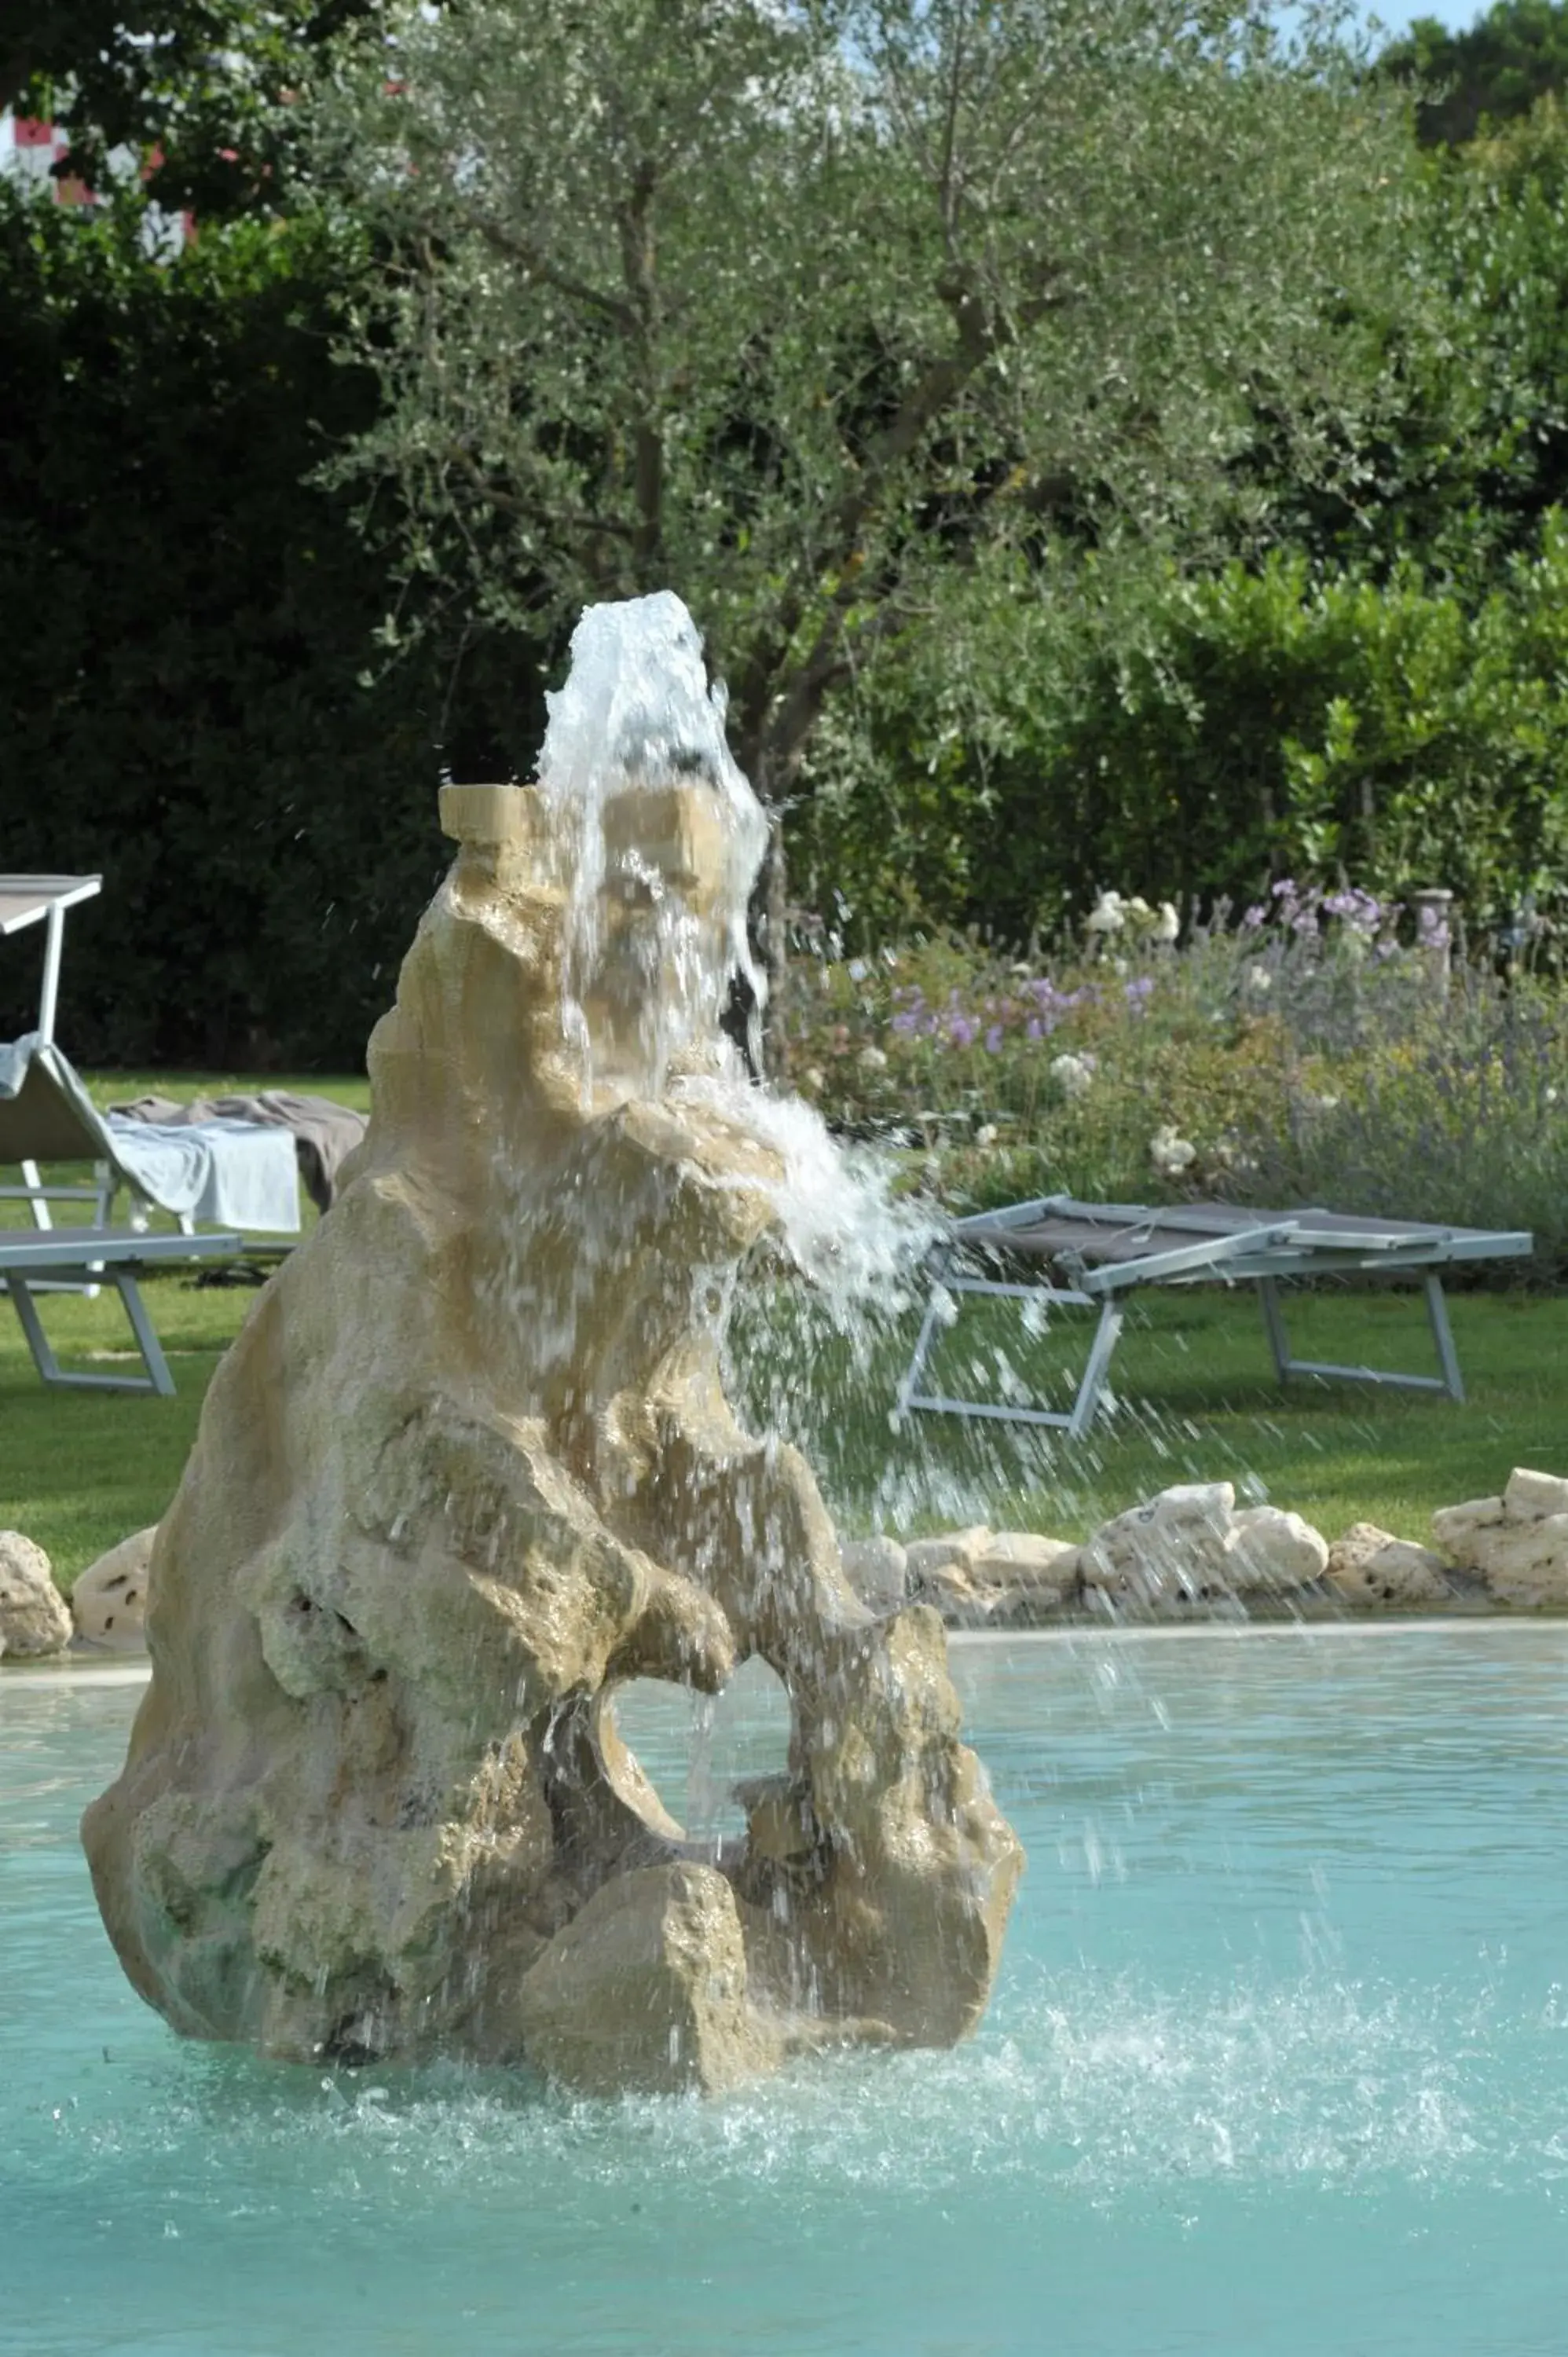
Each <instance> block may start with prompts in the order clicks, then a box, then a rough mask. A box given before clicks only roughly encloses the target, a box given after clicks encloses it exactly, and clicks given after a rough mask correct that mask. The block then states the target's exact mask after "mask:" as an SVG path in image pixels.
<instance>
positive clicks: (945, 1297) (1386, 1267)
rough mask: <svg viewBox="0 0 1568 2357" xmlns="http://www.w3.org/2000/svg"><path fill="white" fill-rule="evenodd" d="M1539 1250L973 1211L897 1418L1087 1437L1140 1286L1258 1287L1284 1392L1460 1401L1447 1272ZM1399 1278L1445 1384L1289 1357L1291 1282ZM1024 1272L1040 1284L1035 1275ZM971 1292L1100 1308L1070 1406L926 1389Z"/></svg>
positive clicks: (1224, 1223)
mask: <svg viewBox="0 0 1568 2357" xmlns="http://www.w3.org/2000/svg"><path fill="white" fill-rule="evenodd" d="M1532 1242H1533V1239H1532V1238H1531V1237H1530V1235H1529V1234H1528V1233H1526V1232H1522V1231H1520V1230H1492V1229H1484V1228H1447V1227H1438V1226H1434V1225H1431V1224H1428V1223H1426V1222H1422V1221H1417V1220H1378V1219H1369V1218H1363V1217H1361V1216H1360V1215H1359V1214H1355V1213H1344V1212H1336V1211H1251V1210H1243V1209H1242V1208H1240V1206H1239V1205H1237V1204H1234V1203H1176V1204H1168V1203H1166V1204H1160V1205H1157V1206H1150V1205H1148V1204H1145V1203H1080V1202H1078V1201H1076V1200H1074V1199H1073V1197H1071V1196H1070V1195H1042V1196H1040V1197H1038V1198H1037V1199H1036V1200H1035V1201H1033V1202H1029V1203H1016V1204H1014V1205H1011V1206H1010V1207H1009V1208H1008V1209H1006V1210H1005V1211H980V1212H976V1213H975V1214H974V1215H973V1216H972V1218H970V1219H965V1220H956V1221H954V1222H953V1223H952V1225H951V1226H950V1228H949V1230H948V1232H947V1233H946V1235H945V1236H944V1237H943V1239H942V1240H941V1242H940V1243H939V1244H938V1245H937V1247H936V1249H935V1252H934V1254H933V1255H932V1261H931V1291H930V1297H929V1300H928V1302H927V1304H926V1313H925V1317H924V1318H923V1320H922V1322H921V1326H920V1332H919V1339H918V1341H917V1342H916V1344H915V1351H914V1356H913V1358H912V1359H911V1360H910V1361H909V1365H908V1372H906V1374H905V1377H904V1380H903V1383H901V1384H900V1386H899V1391H898V1403H897V1405H898V1412H899V1413H900V1415H903V1414H906V1413H918V1414H922V1415H961V1416H993V1417H996V1418H998V1419H1000V1420H1001V1421H1004V1422H1006V1423H1011V1424H1035V1425H1054V1426H1059V1427H1061V1428H1062V1429H1064V1430H1066V1431H1067V1432H1069V1434H1071V1435H1072V1437H1074V1438H1079V1437H1081V1436H1082V1435H1083V1434H1084V1433H1085V1432H1087V1431H1088V1429H1089V1427H1090V1424H1091V1423H1092V1422H1093V1420H1094V1416H1095V1415H1096V1413H1097V1411H1098V1410H1099V1408H1100V1407H1101V1405H1102V1404H1103V1402H1104V1399H1105V1387H1106V1378H1107V1375H1108V1373H1109V1372H1110V1367H1111V1360H1112V1352H1113V1351H1114V1350H1115V1348H1116V1341H1117V1337H1118V1336H1119V1334H1120V1333H1121V1331H1122V1323H1123V1318H1124V1312H1123V1310H1122V1308H1121V1306H1120V1305H1121V1303H1122V1300H1123V1299H1124V1297H1126V1296H1127V1295H1128V1294H1129V1293H1131V1292H1133V1290H1134V1288H1135V1287H1137V1286H1144V1285H1162V1286H1165V1285H1203V1284H1224V1285H1239V1284H1241V1283H1242V1282H1244V1281H1247V1282H1254V1283H1255V1284H1256V1285H1257V1287H1258V1294H1259V1298H1260V1302H1261V1305H1262V1313H1263V1327H1264V1330H1265V1332H1266V1333H1267V1335H1268V1339H1269V1346H1270V1349H1271V1351H1272V1352H1273V1361H1274V1370H1275V1372H1276V1373H1277V1375H1278V1376H1279V1379H1280V1381H1281V1382H1282V1383H1284V1382H1286V1381H1287V1380H1288V1379H1289V1377H1291V1376H1292V1375H1318V1376H1326V1377H1333V1378H1336V1379H1339V1380H1343V1381H1345V1382H1349V1383H1386V1384H1393V1385H1397V1386H1399V1387H1401V1388H1402V1389H1406V1390H1410V1391H1435V1392H1444V1393H1446V1394H1447V1395H1448V1397H1449V1398H1450V1399H1454V1400H1460V1401H1463V1399H1464V1397H1465V1384H1464V1379H1463V1377H1462V1376H1461V1374H1460V1372H1459V1360H1458V1355H1457V1353H1456V1352H1455V1348H1454V1337H1453V1334H1452V1332H1451V1330H1450V1329H1449V1324H1448V1311H1447V1305H1446V1303H1445V1302H1444V1296H1443V1279H1442V1275H1441V1272H1442V1271H1443V1270H1444V1268H1450V1267H1454V1266H1456V1265H1461V1264H1463V1263H1466V1262H1469V1261H1480V1260H1511V1259H1518V1258H1520V1257H1522V1256H1523V1255H1524V1254H1528V1253H1529V1252H1530V1249H1531V1246H1532ZM1403 1269H1418V1270H1420V1271H1422V1272H1423V1275H1424V1281H1425V1293H1426V1309H1427V1316H1428V1318H1429V1320H1430V1322H1431V1327H1432V1338H1433V1341H1434V1344H1435V1346H1436V1351H1437V1363H1438V1366H1439V1369H1440V1370H1441V1372H1439V1373H1437V1374H1435V1375H1411V1374H1400V1373H1393V1372H1388V1371H1386V1370H1383V1369H1380V1368H1376V1367H1368V1366H1360V1367H1342V1366H1334V1365H1330V1364H1328V1363H1326V1361H1320V1360H1313V1359H1297V1358H1294V1357H1293V1356H1292V1354H1291V1348H1290V1340H1289V1336H1288V1334H1287V1333H1286V1330H1285V1321H1284V1310H1283V1304H1282V1302H1281V1299H1280V1292H1279V1280H1280V1279H1281V1278H1282V1277H1286V1276H1316V1275H1325V1274H1327V1273H1329V1272H1331V1271H1340V1272H1342V1271H1347V1270H1353V1271H1356V1272H1359V1273H1360V1274H1363V1275H1366V1274H1372V1275H1391V1274H1393V1273H1394V1272H1395V1271H1398V1270H1403ZM1026 1270H1027V1271H1029V1272H1031V1273H1030V1274H1027V1275H1026V1274H1024V1272H1025V1271H1026ZM1010 1271H1011V1272H1016V1273H1015V1274H1009V1273H1007V1272H1010ZM976 1293H978V1294H990V1295H1001V1296H1004V1297H1012V1298H1015V1299H1017V1300H1020V1301H1024V1302H1040V1303H1050V1302H1058V1303H1061V1304H1063V1305H1066V1306H1069V1307H1072V1308H1083V1309H1094V1308H1097V1309H1098V1310H1099V1312H1100V1317H1099V1322H1098V1324H1097V1326H1096V1328H1095V1331H1094V1336H1093V1340H1091V1342H1090V1350H1089V1359H1088V1363H1087V1364H1086V1366H1085V1368H1084V1372H1083V1375H1082V1378H1081V1380H1080V1382H1079V1388H1078V1393H1077V1396H1076V1397H1075V1399H1074V1401H1073V1404H1072V1406H1071V1407H1070V1408H1068V1409H1054V1408H1043V1407H1033V1406H1026V1405H1020V1404H1017V1403H1012V1402H993V1401H985V1400H972V1399H958V1398H954V1397H950V1396H948V1395H947V1394H940V1393H936V1392H931V1391H929V1390H922V1389H921V1387H920V1383H921V1377H922V1375H923V1374H924V1372H925V1367H926V1361H927V1359H928V1357H929V1353H930V1350H931V1346H932V1343H933V1341H934V1340H935V1338H936V1335H937V1332H938V1329H939V1328H940V1327H942V1326H944V1325H950V1324H951V1323H952V1322H953V1320H954V1319H955V1318H956V1317H957V1315H958V1310H959V1297H961V1296H963V1295H966V1294H976Z"/></svg>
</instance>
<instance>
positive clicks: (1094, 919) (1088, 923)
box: [1084, 892, 1127, 933]
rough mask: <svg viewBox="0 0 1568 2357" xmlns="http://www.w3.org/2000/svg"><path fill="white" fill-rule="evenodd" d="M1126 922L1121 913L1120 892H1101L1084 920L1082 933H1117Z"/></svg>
mask: <svg viewBox="0 0 1568 2357" xmlns="http://www.w3.org/2000/svg"><path fill="white" fill-rule="evenodd" d="M1126 921H1127V920H1126V918H1125V917H1124V916H1123V914H1122V895H1121V893H1120V892H1101V896H1100V898H1099V899H1098V900H1096V902H1095V904H1094V906H1093V908H1092V909H1090V912H1089V914H1088V916H1087V917H1086V918H1085V920H1084V931H1086V932H1090V933H1119V932H1120V931H1122V927H1123V925H1124V924H1125V923H1126Z"/></svg>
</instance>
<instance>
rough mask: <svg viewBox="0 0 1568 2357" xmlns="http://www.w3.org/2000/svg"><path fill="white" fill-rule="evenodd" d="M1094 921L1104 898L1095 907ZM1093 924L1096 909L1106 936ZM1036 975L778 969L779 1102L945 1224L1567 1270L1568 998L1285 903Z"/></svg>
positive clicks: (1411, 932) (975, 959)
mask: <svg viewBox="0 0 1568 2357" xmlns="http://www.w3.org/2000/svg"><path fill="white" fill-rule="evenodd" d="M1107 897H1108V898H1109V899H1110V901H1111V902H1112V903H1114V902H1115V896H1114V895H1112V896H1107ZM1107 897H1102V899H1101V903H1100V904H1099V906H1100V909H1101V911H1103V910H1105V909H1106V907H1107ZM1111 913H1112V914H1119V915H1120V919H1121V921H1120V923H1119V924H1118V925H1117V926H1115V927H1114V928H1113V929H1111V930H1109V931H1107V930H1101V931H1098V932H1093V933H1090V932H1087V931H1086V932H1083V933H1080V935H1079V937H1078V938H1077V939H1076V940H1072V939H1069V940H1066V941H1064V942H1063V944H1062V946H1061V950H1060V952H1059V954H1058V956H1056V957H1055V958H1053V959H1050V960H1047V961H1033V962H1031V961H1011V962H1010V961H1007V960H1004V959H1001V958H998V957H997V956H995V955H994V954H993V953H992V952H988V951H987V950H985V949H984V948H983V947H982V946H980V945H979V944H977V943H976V942H972V941H970V942H965V941H954V940H950V939H949V940H932V941H926V942H918V943H916V944H914V945H912V946H908V947H906V948H903V949H900V950H897V951H892V950H889V951H887V952H884V953H883V954H882V955H881V956H879V957H876V958H855V959H849V960H845V959H844V958H843V957H842V955H841V956H832V955H830V954H828V953H827V952H829V951H830V950H831V949H832V948H833V947H834V946H835V944H833V943H832V942H829V941H828V940H826V939H825V937H823V936H822V935H820V934H819V935H818V936H817V946H818V949H819V952H820V954H819V955H818V956H817V957H816V958H815V959H812V958H810V957H806V956H803V957H802V958H801V959H800V961H799V962H798V964H797V966H796V969H795V972H794V976H793V979H792V982H791V986H790V995H789V1003H788V1005H787V1006H786V1007H785V1009H784V1010H783V1028H784V1032H785V1038H786V1043H787V1053H788V1068H789V1079H790V1081H791V1082H792V1083H793V1084H794V1085H795V1086H797V1087H799V1088H800V1089H801V1090H802V1091H803V1092H805V1093H807V1094H809V1095H811V1096H813V1097H814V1098H815V1099H816V1100H817V1101H818V1102H819V1103H821V1105H822V1108H823V1110H824V1112H825V1113H826V1114H827V1115H828V1117H829V1119H830V1120H831V1121H832V1123H834V1124H835V1125H837V1126H838V1127H839V1128H840V1129H841V1130H843V1131H847V1132H849V1133H851V1134H853V1135H862V1136H865V1135H876V1136H879V1137H881V1138H882V1139H884V1140H885V1141H887V1142H889V1143H892V1144H893V1145H895V1146H897V1148H898V1149H899V1151H900V1152H901V1154H902V1156H903V1157H904V1162H905V1175H906V1181H907V1183H908V1184H909V1185H911V1186H914V1187H918V1188H921V1189H925V1190H927V1191H928V1192H929V1193H931V1194H933V1195H936V1196H938V1197H940V1200H942V1201H943V1202H944V1203H946V1204H947V1205H948V1206H950V1208H952V1209H955V1210H974V1209H979V1208H983V1207H984V1206H986V1205H989V1204H993V1203H998V1202H1004V1201H1008V1200H1017V1199H1018V1198H1020V1197H1022V1196H1027V1195H1033V1194H1046V1193H1066V1194H1072V1195H1076V1196H1079V1197H1081V1198H1085V1199H1088V1200H1104V1201H1122V1202H1147V1201H1172V1200H1181V1199H1182V1198H1184V1197H1187V1198H1190V1197H1193V1196H1197V1195H1219V1196H1220V1197H1222V1198H1224V1199H1225V1200H1230V1201H1235V1202H1240V1203H1251V1204H1255V1205H1258V1206H1260V1207H1268V1206H1273V1205H1275V1204H1281V1203H1318V1204H1322V1205H1324V1206H1326V1207H1327V1208H1332V1209H1335V1210H1340V1211H1365V1212H1368V1213H1369V1214H1383V1215H1387V1216H1390V1217H1396V1218H1406V1219H1430V1220H1434V1221H1439V1222H1450V1223H1453V1224H1457V1225H1464V1226H1475V1227H1485V1228H1501V1227H1509V1228H1511V1227H1519V1228H1529V1229H1530V1230H1531V1231H1532V1232H1534V1234H1535V1238H1536V1250H1535V1254H1534V1258H1533V1261H1532V1262H1531V1264H1530V1267H1531V1269H1532V1271H1533V1273H1534V1274H1535V1275H1538V1276H1541V1277H1551V1278H1555V1277H1558V1276H1560V1275H1563V1273H1564V1272H1565V1271H1568V989H1564V987H1563V985H1562V984H1560V983H1559V982H1556V981H1554V980H1552V979H1551V978H1550V977H1541V976H1537V975H1534V974H1530V973H1529V972H1525V971H1520V972H1518V973H1515V974H1512V975H1509V976H1500V975H1498V974H1497V973H1496V972H1494V971H1493V970H1492V969H1491V968H1490V967H1489V966H1487V965H1484V964H1479V963H1471V962H1468V961H1466V959H1464V958H1462V957H1460V958H1457V959H1455V958H1454V957H1453V955H1452V947H1451V944H1450V943H1449V942H1447V940H1446V938H1445V934H1444V928H1443V927H1442V926H1441V924H1440V923H1436V922H1432V921H1429V922H1428V923H1426V924H1425V925H1424V926H1423V925H1422V924H1421V923H1420V922H1419V921H1418V920H1417V919H1415V918H1413V917H1412V916H1411V915H1410V913H1409V912H1408V911H1405V910H1403V909H1399V908H1397V907H1394V906H1384V905H1382V904H1380V903H1379V902H1378V901H1377V900H1376V899H1374V898H1373V897H1372V896H1371V895H1369V894H1367V893H1364V892H1359V891H1350V890H1347V891H1345V892H1342V893H1336V894H1330V895H1327V896H1325V895H1323V894H1322V893H1320V892H1317V891H1298V890H1297V888H1295V887H1294V885H1292V884H1289V883H1282V884H1281V885H1280V886H1279V887H1278V888H1276V889H1275V890H1274V891H1273V893H1272V894H1271V895H1270V896H1269V899H1268V901H1267V902H1266V903H1264V904H1257V905H1253V906H1251V907H1250V908H1248V909H1245V910H1243V911H1241V912H1240V914H1239V915H1237V916H1236V917H1235V919H1234V921H1232V920H1231V912H1230V910H1229V909H1223V910H1221V911H1220V912H1219V915H1218V916H1217V917H1216V918H1215V919H1214V920H1212V921H1210V922H1208V923H1206V924H1204V925H1201V926H1198V927H1197V928H1195V929H1193V930H1192V931H1190V933H1189V936H1188V938H1187V942H1186V943H1185V944H1184V945H1182V946H1179V947H1178V946H1176V945H1175V944H1173V943H1169V942H1160V941H1159V940H1157V939H1156V938H1155V931H1156V920H1155V919H1154V917H1153V915H1152V913H1151V912H1146V911H1144V910H1143V909H1142V906H1141V904H1140V903H1138V902H1136V901H1133V902H1122V903H1120V904H1119V908H1117V907H1113V908H1112V911H1111Z"/></svg>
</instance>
